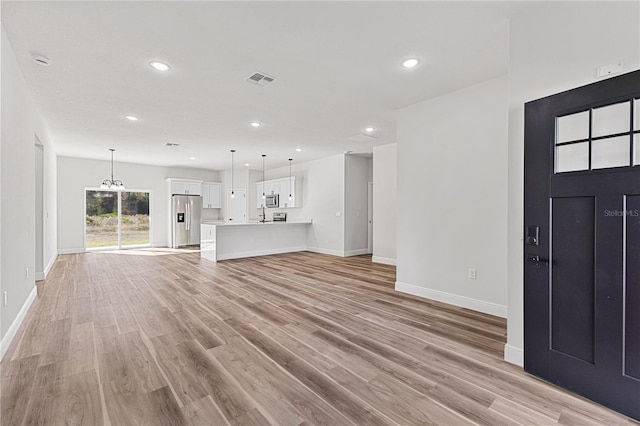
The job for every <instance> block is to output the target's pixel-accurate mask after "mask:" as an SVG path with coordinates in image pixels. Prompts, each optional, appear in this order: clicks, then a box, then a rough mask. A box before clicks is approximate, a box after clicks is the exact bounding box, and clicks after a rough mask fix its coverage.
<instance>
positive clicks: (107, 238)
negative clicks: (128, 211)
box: [85, 191, 118, 248]
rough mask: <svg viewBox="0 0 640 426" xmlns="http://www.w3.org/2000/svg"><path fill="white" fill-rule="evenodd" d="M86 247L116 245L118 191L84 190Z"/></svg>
mask: <svg viewBox="0 0 640 426" xmlns="http://www.w3.org/2000/svg"><path fill="white" fill-rule="evenodd" d="M85 221H86V239H87V248H96V247H117V246H118V193H117V192H114V191H86V211H85Z"/></svg>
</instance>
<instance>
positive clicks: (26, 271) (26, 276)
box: [24, 267, 29, 279]
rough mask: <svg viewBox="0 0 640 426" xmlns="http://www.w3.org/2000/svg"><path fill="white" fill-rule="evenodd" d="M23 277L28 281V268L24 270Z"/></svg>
mask: <svg viewBox="0 0 640 426" xmlns="http://www.w3.org/2000/svg"><path fill="white" fill-rule="evenodd" d="M24 277H25V278H26V279H29V268H28V267H26V268H24Z"/></svg>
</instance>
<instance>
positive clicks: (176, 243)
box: [171, 195, 202, 248]
mask: <svg viewBox="0 0 640 426" xmlns="http://www.w3.org/2000/svg"><path fill="white" fill-rule="evenodd" d="M171 206H172V207H171V222H172V225H171V243H172V244H171V247H173V248H178V247H183V246H191V245H196V244H200V218H201V215H202V197H201V196H199V195H174V196H173V197H172V200H171Z"/></svg>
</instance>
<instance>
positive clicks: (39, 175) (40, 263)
mask: <svg viewBox="0 0 640 426" xmlns="http://www.w3.org/2000/svg"><path fill="white" fill-rule="evenodd" d="M35 194H36V200H35V201H36V203H35V208H36V211H35V219H36V232H35V237H36V238H35V245H36V250H35V253H36V259H35V260H36V264H35V267H36V271H35V272H36V273H35V279H36V281H42V280H44V146H43V145H42V142H40V139H39V138H38V136H36V140H35Z"/></svg>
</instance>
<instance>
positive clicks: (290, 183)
mask: <svg viewBox="0 0 640 426" xmlns="http://www.w3.org/2000/svg"><path fill="white" fill-rule="evenodd" d="M289 195H291V199H289ZM292 207H296V177H295V176H291V180H289V178H285V179H282V180H281V181H280V208H283V209H287V208H292Z"/></svg>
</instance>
